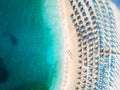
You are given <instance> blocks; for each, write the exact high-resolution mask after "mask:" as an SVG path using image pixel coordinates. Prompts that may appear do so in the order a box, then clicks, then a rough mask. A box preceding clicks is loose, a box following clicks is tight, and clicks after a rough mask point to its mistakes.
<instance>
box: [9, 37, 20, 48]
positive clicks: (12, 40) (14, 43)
mask: <svg viewBox="0 0 120 90" xmlns="http://www.w3.org/2000/svg"><path fill="white" fill-rule="evenodd" d="M9 40H10V41H11V43H12V45H13V46H17V45H18V39H17V37H16V36H14V35H10V36H9Z"/></svg>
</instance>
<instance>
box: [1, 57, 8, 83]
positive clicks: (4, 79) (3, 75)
mask: <svg viewBox="0 0 120 90" xmlns="http://www.w3.org/2000/svg"><path fill="white" fill-rule="evenodd" d="M8 77H9V73H8V71H7V69H6V68H5V66H4V64H3V59H2V58H1V57H0V84H1V83H5V82H7V80H8Z"/></svg>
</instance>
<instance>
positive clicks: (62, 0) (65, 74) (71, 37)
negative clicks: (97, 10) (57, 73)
mask: <svg viewBox="0 0 120 90" xmlns="http://www.w3.org/2000/svg"><path fill="white" fill-rule="evenodd" d="M59 7H60V11H61V12H60V13H61V19H62V26H63V27H62V34H63V43H64V46H63V48H64V58H63V62H62V68H63V71H62V73H61V74H62V80H61V84H60V90H74V87H75V80H76V75H77V56H78V52H77V45H78V44H77V35H76V31H75V29H74V27H73V25H72V21H71V19H70V16H69V12H71V10H70V9H69V4H68V2H67V0H59ZM67 7H68V8H67Z"/></svg>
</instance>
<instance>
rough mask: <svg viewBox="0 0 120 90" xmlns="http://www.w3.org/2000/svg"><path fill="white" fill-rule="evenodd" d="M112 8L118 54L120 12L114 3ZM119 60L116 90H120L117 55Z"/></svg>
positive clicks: (119, 44)
mask: <svg viewBox="0 0 120 90" xmlns="http://www.w3.org/2000/svg"><path fill="white" fill-rule="evenodd" d="M111 7H112V10H113V14H114V16H115V21H116V37H117V42H118V44H117V47H118V50H117V53H120V10H118V8H117V7H116V6H115V5H114V3H112V2H111ZM117 57H118V59H116V62H117V64H116V68H115V71H116V72H118V74H117V76H118V77H116V82H115V83H116V85H117V88H116V90H120V55H117Z"/></svg>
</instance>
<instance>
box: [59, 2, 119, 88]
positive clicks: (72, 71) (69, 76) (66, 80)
mask: <svg viewBox="0 0 120 90" xmlns="http://www.w3.org/2000/svg"><path fill="white" fill-rule="evenodd" d="M59 6H60V11H61V18H62V26H63V27H62V32H63V37H64V61H63V73H62V74H63V76H62V80H61V81H62V82H61V84H60V90H74V89H75V82H76V77H77V65H78V62H77V59H78V46H77V45H78V42H77V35H76V32H75V29H74V27H73V25H72V22H71V19H70V14H71V13H72V11H71V9H70V5H69V2H68V0H59ZM111 6H112V9H113V11H114V14H115V20H116V22H117V24H116V32H117V33H116V34H117V38H118V43H119V44H120V30H119V28H120V11H119V10H118V9H117V8H116V7H115V5H114V4H113V3H111ZM119 53H120V52H119ZM118 56H119V55H118ZM119 58H120V57H119ZM119 60H120V59H119ZM119 60H118V61H117V62H118V65H117V67H118V72H120V64H119V62H120V61H119ZM119 74H120V73H119ZM118 76H119V78H118V81H117V82H116V83H117V84H116V85H117V89H116V90H120V86H119V85H120V75H118Z"/></svg>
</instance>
